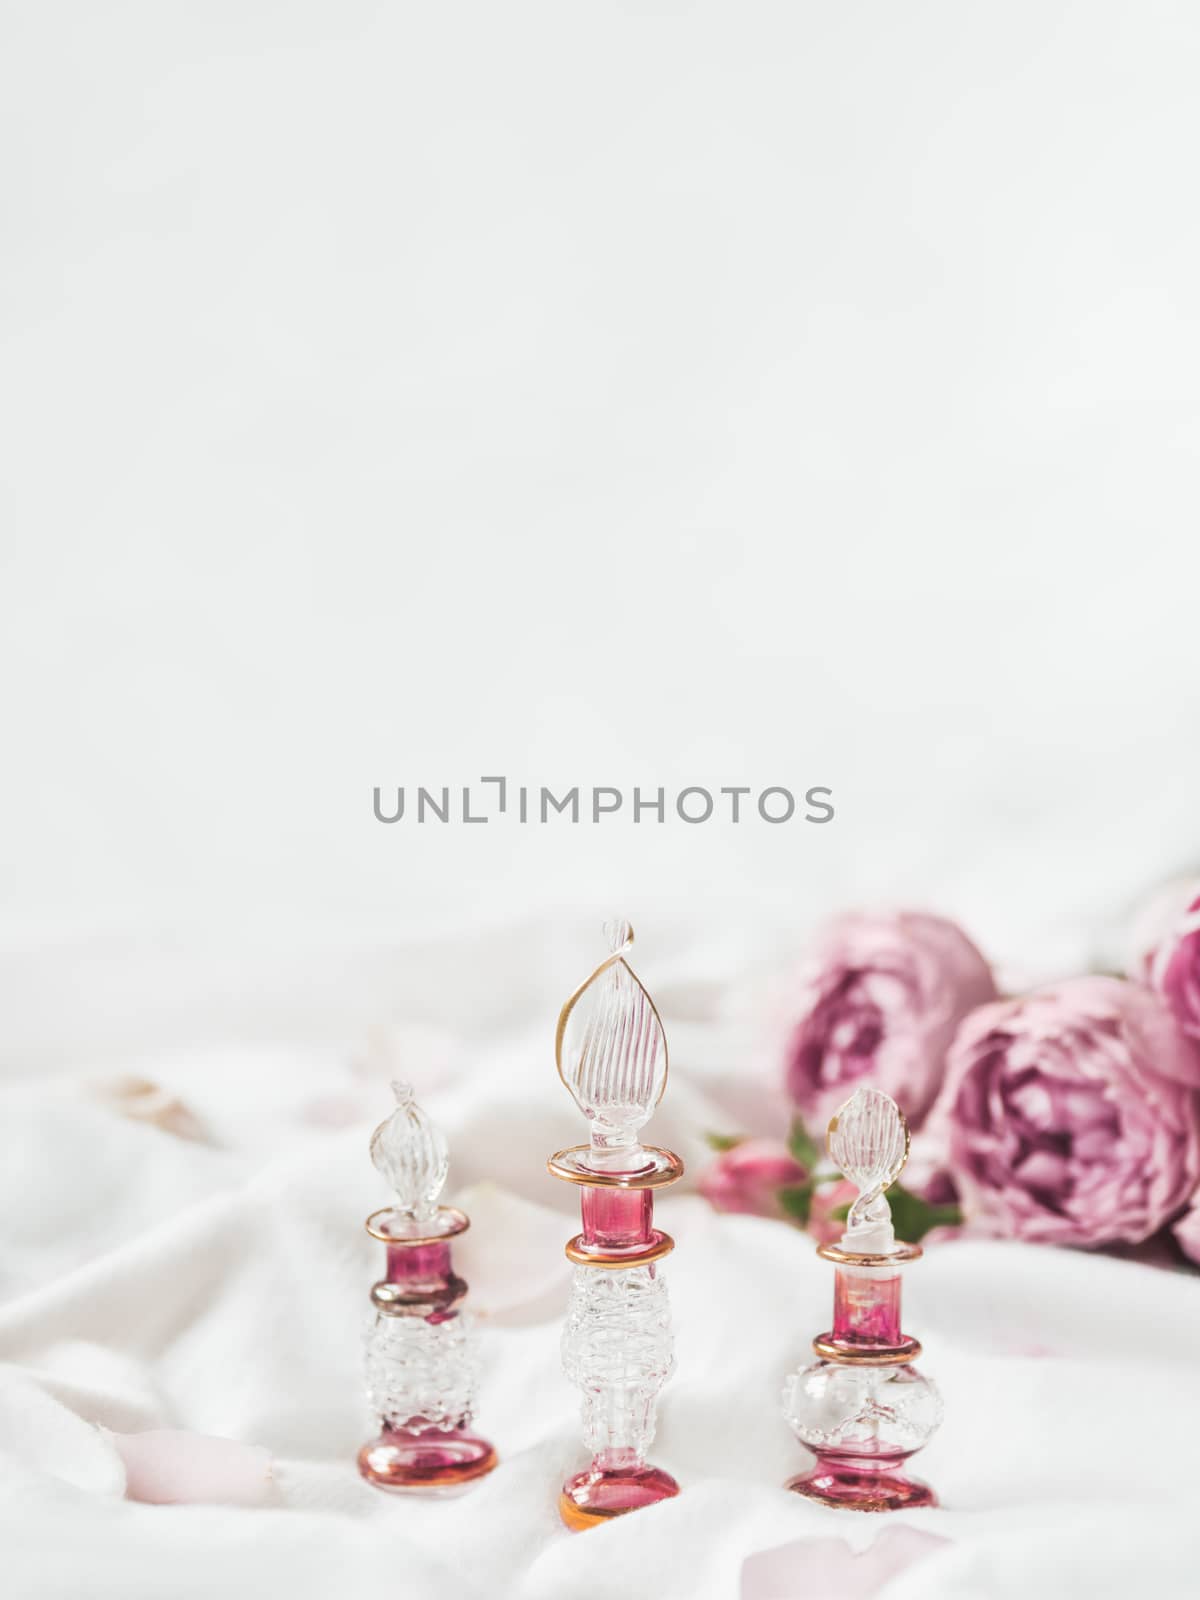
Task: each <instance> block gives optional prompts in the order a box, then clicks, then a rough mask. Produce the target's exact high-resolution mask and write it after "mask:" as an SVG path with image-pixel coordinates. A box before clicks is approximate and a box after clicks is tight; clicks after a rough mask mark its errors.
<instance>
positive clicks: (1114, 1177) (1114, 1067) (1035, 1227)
mask: <svg viewBox="0 0 1200 1600" xmlns="http://www.w3.org/2000/svg"><path fill="white" fill-rule="evenodd" d="M1197 1086H1200V1054H1198V1053H1197V1052H1196V1051H1195V1050H1194V1049H1193V1048H1192V1046H1191V1045H1190V1044H1189V1042H1188V1041H1187V1040H1186V1039H1185V1038H1184V1037H1183V1035H1182V1034H1181V1033H1180V1032H1179V1030H1178V1028H1177V1027H1176V1026H1175V1023H1174V1020H1173V1018H1172V1017H1171V1015H1170V1013H1169V1012H1168V1011H1167V1009H1166V1007H1165V1006H1164V1005H1163V1004H1162V1002H1161V1001H1160V1000H1159V999H1158V997H1157V996H1156V995H1154V994H1152V993H1151V992H1150V990H1148V989H1144V988H1142V987H1141V985H1139V984H1136V983H1129V982H1126V981H1125V980H1124V979H1123V978H1072V979H1069V980H1068V981H1067V982H1065V983H1060V984H1055V985H1053V986H1052V987H1050V988H1047V989H1040V990H1037V991H1036V992H1035V993H1033V994H1030V995H1026V996H1025V997H1024V998H1023V999H1017V1000H1003V1001H1000V1002H999V1003H998V1004H996V1005H990V1006H985V1007H983V1009H982V1010H980V1011H977V1012H975V1013H974V1015H972V1016H970V1017H968V1018H967V1020H966V1021H965V1022H964V1023H963V1025H962V1027H961V1028H960V1029H959V1032H958V1036H957V1038H956V1039H955V1041H954V1044H953V1046H952V1048H951V1050H950V1057H949V1063H948V1067H947V1081H946V1087H945V1091H944V1094H943V1099H942V1101H941V1103H940V1104H939V1106H938V1111H937V1116H938V1119H939V1121H940V1120H941V1119H942V1117H943V1116H944V1117H945V1119H946V1123H947V1127H948V1139H949V1154H950V1162H951V1166H952V1168H953V1170H954V1173H955V1176H956V1177H957V1178H958V1179H959V1182H960V1185H961V1187H962V1190H963V1199H964V1202H965V1204H966V1209H967V1212H968V1215H969V1216H971V1217H972V1218H973V1219H974V1220H978V1221H980V1222H982V1223H984V1224H985V1225H989V1224H990V1225H992V1226H994V1227H995V1228H996V1229H998V1230H999V1231H1002V1232H1005V1233H1011V1234H1013V1235H1015V1236H1016V1237H1017V1238H1019V1239H1032V1240H1039V1241H1042V1242H1044V1243H1048V1244H1076V1245H1094V1244H1109V1243H1116V1242H1126V1243H1137V1242H1138V1241H1139V1240H1142V1239H1145V1238H1148V1237H1149V1235H1150V1234H1152V1233H1154V1232H1155V1230H1156V1229H1158V1228H1160V1227H1161V1226H1162V1225H1163V1224H1164V1223H1165V1222H1169V1221H1170V1219H1171V1218H1172V1217H1173V1216H1174V1215H1175V1214H1176V1212H1178V1211H1179V1209H1180V1207H1181V1206H1183V1205H1184V1204H1185V1202H1186V1201H1187V1199H1188V1197H1189V1196H1190V1194H1191V1193H1192V1191H1193V1190H1194V1189H1195V1187H1196V1180H1197V1175H1198V1174H1200V1113H1198V1105H1200V1102H1198V1100H1197V1096H1196V1093H1195V1091H1196V1088H1197Z"/></svg>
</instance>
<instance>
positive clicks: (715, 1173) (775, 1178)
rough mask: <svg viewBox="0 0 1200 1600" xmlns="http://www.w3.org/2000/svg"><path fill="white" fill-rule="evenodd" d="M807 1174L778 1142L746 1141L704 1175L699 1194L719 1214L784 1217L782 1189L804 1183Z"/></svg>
mask: <svg viewBox="0 0 1200 1600" xmlns="http://www.w3.org/2000/svg"><path fill="white" fill-rule="evenodd" d="M807 1179H808V1173H807V1172H806V1171H805V1169H804V1168H803V1167H802V1166H801V1165H800V1163H799V1162H798V1161H795V1160H793V1159H792V1157H791V1156H790V1155H789V1154H788V1150H787V1146H786V1145H785V1144H784V1143H783V1141H782V1140H779V1139H743V1140H742V1141H741V1143H740V1144H735V1145H734V1146H733V1148H732V1149H730V1150H723V1151H722V1152H721V1154H720V1155H719V1156H718V1157H717V1159H716V1160H715V1161H714V1162H713V1164H712V1166H711V1167H709V1168H708V1170H707V1171H706V1172H705V1173H704V1174H703V1175H702V1176H701V1179H700V1193H701V1194H702V1195H703V1196H704V1198H705V1199H706V1200H708V1201H709V1202H710V1203H711V1204H712V1205H713V1207H714V1208H715V1209H716V1210H717V1211H748V1212H751V1213H752V1214H753V1215H754V1216H757V1217H784V1216H786V1215H787V1212H786V1211H785V1210H784V1208H783V1206H782V1205H781V1204H780V1201H779V1191H780V1189H783V1188H786V1187H787V1186H789V1185H791V1184H800V1183H805V1182H806V1181H807Z"/></svg>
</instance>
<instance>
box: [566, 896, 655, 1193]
mask: <svg viewBox="0 0 1200 1600" xmlns="http://www.w3.org/2000/svg"><path fill="white" fill-rule="evenodd" d="M604 936H605V939H606V940H607V942H608V950H609V953H608V955H607V956H606V957H605V959H604V960H603V961H602V962H601V963H600V965H599V966H598V967H597V968H596V970H595V971H594V972H593V973H592V974H591V976H590V977H589V978H588V979H587V980H586V981H585V982H584V983H582V984H581V985H580V986H579V988H578V989H576V991H575V993H574V994H573V995H572V996H571V998H570V999H569V1000H568V1001H567V1003H566V1005H565V1006H564V1007H563V1009H562V1012H561V1013H560V1015H559V1019H558V1034H557V1038H556V1040H555V1055H556V1058H557V1061H558V1071H559V1075H560V1076H561V1078H562V1080H563V1082H564V1083H565V1084H566V1086H567V1088H568V1089H569V1090H570V1092H571V1095H572V1098H573V1099H574V1101H575V1104H576V1105H577V1106H578V1107H579V1109H580V1111H582V1112H583V1114H584V1116H585V1117H586V1118H587V1119H588V1122H589V1123H590V1125H591V1143H592V1157H593V1160H594V1161H595V1164H596V1165H598V1166H605V1167H608V1168H610V1169H612V1170H616V1169H619V1168H621V1167H626V1166H628V1167H630V1170H632V1169H633V1167H636V1166H637V1165H638V1164H639V1163H641V1162H642V1161H643V1160H644V1152H643V1151H642V1148H641V1145H640V1144H639V1142H638V1131H639V1130H640V1129H641V1128H642V1127H644V1126H645V1124H646V1123H647V1122H648V1121H649V1120H650V1115H651V1113H652V1112H653V1110H654V1108H655V1106H656V1105H657V1104H658V1102H659V1101H660V1100H661V1099H662V1097H663V1091H664V1090H665V1088H666V1085H667V1037H666V1034H665V1033H664V1031H663V1025H662V1022H661V1021H660V1019H659V1015H658V1012H657V1011H656V1010H655V1008H654V1002H653V1001H652V1000H651V998H650V996H649V995H648V994H647V993H646V991H645V989H644V988H643V987H642V985H641V983H640V982H639V980H638V978H637V976H636V974H635V973H634V971H633V969H632V968H631V967H630V966H629V964H628V962H627V961H626V959H625V956H626V953H627V952H628V950H629V949H630V948H631V947H632V945H633V929H632V928H631V927H630V925H629V923H628V922H626V921H625V920H624V918H614V919H613V920H612V921H610V922H606V923H605V924H604Z"/></svg>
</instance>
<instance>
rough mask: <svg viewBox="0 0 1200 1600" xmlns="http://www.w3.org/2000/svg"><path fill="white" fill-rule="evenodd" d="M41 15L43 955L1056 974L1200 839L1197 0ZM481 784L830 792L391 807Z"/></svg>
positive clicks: (7, 363) (14, 29) (12, 663)
mask: <svg viewBox="0 0 1200 1600" xmlns="http://www.w3.org/2000/svg"><path fill="white" fill-rule="evenodd" d="M3 25H4V48H3V51H2V59H0V104H2V105H3V108H4V109H3V117H4V124H3V126H4V133H3V142H2V146H0V162H2V170H0V176H2V179H3V192H4V204H3V227H4V249H3V265H4V276H5V284H4V290H3V299H2V303H0V319H2V320H0V339H2V344H0V396H2V404H3V412H2V417H0V425H2V430H3V438H4V452H3V455H4V469H3V470H4V484H3V511H4V525H5V531H4V535H3V563H4V565H3V580H4V581H3V597H2V601H0V605H2V608H3V615H2V633H3V642H2V646H0V648H2V651H3V663H2V667H0V681H2V682H3V693H4V696H5V699H6V701H7V702H8V706H7V715H6V718H5V727H6V732H5V738H4V764H5V779H4V785H3V815H4V826H3V829H2V830H0V887H2V889H3V929H4V933H5V938H6V943H7V944H8V945H9V947H10V949H11V948H13V947H16V948H17V949H18V950H20V949H25V948H27V946H28V941H29V940H30V938H31V937H32V938H36V939H37V940H39V941H44V940H46V939H50V940H51V941H57V940H60V939H62V938H63V937H65V936H69V937H70V938H71V939H80V940H83V941H85V942H88V941H91V943H92V944H93V945H94V944H95V943H96V941H101V942H103V941H106V940H108V941H111V940H112V939H113V938H114V937H119V938H121V939H123V940H125V939H129V938H133V939H134V940H135V941H150V942H151V943H152V944H153V943H155V942H156V941H157V942H158V943H159V944H161V943H162V941H163V940H168V941H176V940H178V939H180V938H182V937H187V938H189V939H190V938H195V937H201V936H203V937H210V936H212V935H213V933H214V931H215V930H221V932H222V937H225V936H227V935H228V932H229V929H230V924H231V921H234V922H236V923H237V925H238V926H239V927H240V928H243V929H245V928H253V929H255V930H257V931H256V932H255V933H254V934H253V937H252V939H251V943H252V944H253V945H254V946H255V947H259V946H261V947H267V946H270V945H271V943H272V941H273V939H274V933H273V930H274V929H275V928H276V927H280V926H282V927H286V928H287V929H288V930H293V931H294V930H295V929H296V928H297V927H304V928H315V929H319V930H320V937H321V938H322V939H323V940H325V939H334V940H336V939H337V938H338V937H339V936H340V933H341V931H343V930H345V929H351V930H355V935H356V937H357V936H358V933H359V932H361V931H362V930H364V929H365V930H369V931H370V933H371V934H372V935H374V934H376V933H378V934H379V935H380V936H381V937H383V936H390V935H391V934H392V933H394V932H397V931H403V932H412V931H413V930H415V929H418V928H427V927H429V926H430V924H431V923H436V924H438V925H445V926H450V927H456V926H459V925H461V924H462V923H463V922H464V921H470V922H471V923H473V924H484V923H486V924H491V925H496V924H501V925H502V924H504V923H505V922H506V921H508V920H509V919H511V918H512V917H514V916H521V915H525V914H526V913H528V912H530V911H532V910H535V909H536V910H547V909H549V910H552V911H556V912H558V913H561V914H562V915H563V916H566V917H577V916H578V915H579V914H580V909H581V908H586V909H587V913H588V916H589V917H590V916H591V915H592V912H593V909H594V908H596V907H600V908H606V907H607V906H608V905H610V904H614V903H621V904H623V905H624V906H625V908H626V909H627V910H629V911H630V912H631V913H637V914H639V915H641V916H642V918H643V921H644V918H645V916H646V915H647V914H648V913H649V914H651V915H653V914H655V913H656V912H657V911H658V910H659V908H664V909H668V908H669V909H671V910H672V911H675V912H678V913H679V914H680V915H682V916H684V917H686V918H689V919H696V920H700V919H708V920H710V921H713V922H718V921H719V922H721V923H723V924H732V925H733V926H735V927H739V928H742V929H744V930H746V931H747V932H753V931H754V930H755V929H758V928H760V927H762V926H765V925H766V924H767V923H768V922H770V923H772V924H774V925H782V926H788V925H791V924H795V925H797V926H803V925H805V924H806V923H808V922H809V921H811V920H812V918H813V916H814V915H815V914H816V913H818V912H820V911H823V910H824V909H826V908H827V907H829V906H832V905H840V904H843V903H847V902H851V901H856V900H861V899H864V898H882V899H887V900H896V899H904V900H910V901H927V902H930V903H933V904H935V905H938V906H940V907H942V908H944V909H947V910H949V911H951V912H954V913H957V914H960V915H962V916H964V917H966V918H967V919H968V920H969V922H970V923H971V925H972V927H973V928H974V931H975V933H976V936H977V937H978V938H979V939H980V940H981V942H983V943H984V944H985V945H988V946H989V947H990V948H991V949H993V951H994V952H995V953H996V954H997V955H998V956H999V957H1000V958H1001V959H1007V960H1016V961H1020V960H1021V959H1022V958H1023V956H1024V953H1025V952H1026V951H1027V949H1028V948H1029V945H1030V941H1032V940H1033V939H1035V938H1045V937H1046V936H1047V935H1048V934H1050V935H1052V936H1054V937H1055V938H1057V932H1058V931H1064V930H1065V931H1066V934H1069V936H1070V938H1071V939H1072V940H1073V939H1075V938H1076V937H1079V938H1082V937H1083V930H1086V929H1091V928H1093V927H1094V926H1095V925H1096V923H1097V922H1098V920H1099V919H1100V918H1102V917H1103V916H1104V915H1107V914H1108V913H1109V912H1111V911H1112V910H1113V908H1114V907H1116V908H1118V909H1121V908H1123V905H1124V901H1125V898H1126V897H1127V896H1129V895H1132V894H1134V893H1136V892H1137V891H1138V889H1139V888H1141V887H1142V886H1143V885H1144V884H1145V883H1146V882H1147V881H1150V880H1153V879H1154V878H1156V877H1158V876H1160V875H1161V874H1162V873H1163V872H1167V871H1170V870H1173V869H1174V868H1176V867H1178V866H1180V865H1186V864H1188V862H1189V861H1190V860H1191V859H1192V858H1193V855H1194V853H1195V852H1196V851H1197V849H1198V848H1200V841H1198V839H1197V831H1198V830H1197V825H1196V788H1195V779H1196V773H1197V767H1198V765H1200V754H1198V746H1197V739H1196V730H1197V725H1198V721H1200V719H1198V717H1197V711H1198V709H1200V679H1198V676H1197V671H1196V654H1197V652H1196V642H1195V626H1194V618H1195V602H1196V579H1197V576H1198V574H1200V558H1198V556H1197V544H1196V535H1195V525H1196V518H1195V510H1196V468H1197V453H1198V450H1200V414H1198V408H1197V399H1196V377H1195V374H1196V371H1197V364H1198V358H1200V349H1198V343H1200V335H1198V326H1200V325H1198V322H1197V316H1196V313H1197V302H1198V299H1200V221H1198V215H1197V210H1196V207H1195V205H1194V204H1193V203H1192V199H1191V193H1192V190H1193V188H1194V181H1193V180H1194V156H1195V149H1196V140H1197V134H1198V133H1200V115H1198V113H1197V109H1196V98H1195V93H1194V89H1195V82H1196V74H1197V68H1198V66H1200V16H1198V15H1197V13H1196V11H1195V9H1194V8H1193V7H1190V6H1188V5H1182V4H1181V5H1170V4H1145V5H1139V6H1137V7H1133V6H1127V5H1110V4H1097V3H1088V4H1082V3H1081V4H1076V5H1062V4H1046V3H1042V0H1039V3H1037V4H1010V5H1005V6H973V7H964V6H960V5H955V4H951V3H944V4H905V5H886V4H866V5H862V4H858V5H849V6H838V7H829V6H816V5H808V4H805V5H796V4H792V3H788V4H782V3H781V4H777V5H771V4H751V5H737V6H734V5H654V6H646V5H641V4H639V5H632V4H630V5H614V4H608V5H604V6H585V5H571V4H567V5H564V4H561V3H554V4H550V3H548V4H544V5H528V4H513V5H505V6H488V5H456V6H412V5H400V4H396V5H366V4H353V3H352V4H338V5H334V4H330V3H323V4H316V5H314V4H296V3H288V4H262V3H258V4H240V3H239V4H212V5H190V6H188V5H156V4H129V5H121V4H106V5H104V6H92V5H86V4H76V5H59V4H51V5H45V6H33V5H28V4H25V5H20V4H17V5H13V4H7V5H5V6H4V7H3ZM485 772H506V773H508V774H509V776H510V777H511V778H512V780H513V781H514V782H521V781H527V782H529V783H532V784H540V783H547V784H549V785H551V786H552V787H554V788H555V789H556V792H560V791H561V789H562V788H563V787H567V786H569V785H571V784H574V783H579V784H583V785H590V784H592V783H610V784H615V785H618V786H620V787H622V788H624V789H625V790H626V792H627V793H628V792H629V791H630V790H631V789H632V787H633V785H634V784H637V783H640V784H643V785H645V786H647V787H650V788H655V787H657V786H658V785H659V784H663V785H665V786H667V788H668V789H669V790H671V789H672V788H678V787H679V786H682V785H684V784H687V783H691V782H695V783H710V784H719V783H722V782H725V783H747V784H752V785H755V786H756V787H762V786H763V785H766V784H770V783H782V784H787V785H789V786H791V787H793V788H795V789H797V790H801V791H802V790H803V789H804V788H806V787H808V786H809V785H811V784H814V783H822V784H828V785H829V786H831V787H832V788H833V789H834V792H835V800H836V804H837V806H838V817H837V820H836V821H835V822H834V823H833V824H831V825H829V826H825V827H816V826H812V825H808V826H802V825H800V824H799V823H796V824H793V825H791V826H788V827H768V826H766V825H764V824H762V823H759V822H752V823H750V824H748V825H743V826H741V827H738V828H736V829H735V828H733V827H732V826H730V825H729V824H725V825H723V826H722V825H716V824H709V825H707V826H704V827H690V828H689V827H685V826H684V825H682V824H680V823H678V822H675V823H673V824H669V825H666V826H663V827H661V828H660V827H657V826H656V825H655V824H654V823H653V821H652V820H644V821H643V823H642V824H641V826H640V827H638V828H633V827H631V826H629V825H628V824H627V823H625V824H622V823H617V822H613V823H609V824H606V825H604V826H602V827H600V828H596V827H592V826H590V825H587V826H585V825H583V824H581V825H580V826H578V827H575V828H572V827H570V826H568V825H567V824H566V823H565V821H563V822H558V821H557V820H553V821H552V823H551V824H550V825H548V826H546V827H538V828H527V829H526V830H524V832H522V831H521V830H520V829H519V828H517V827H514V826H506V827H504V828H500V827H496V826H489V827H486V828H483V827H481V828H475V829H472V828H465V827H463V826H461V824H460V825H457V826H453V827H446V828H439V827H438V825H436V824H432V825H431V824H427V825H426V826H425V827H424V828H423V829H420V830H418V829H417V828H416V827H413V826H409V825H408V824H407V823H405V824H403V825H400V826H397V827H394V828H385V827H382V826H381V825H379V824H378V823H376V822H375V821H374V820H373V818H372V815H371V790H372V787H373V785H375V784H381V785H396V784H401V783H403V784H406V785H409V786H414V785H416V784H417V783H422V782H424V783H427V784H431V785H435V786H440V785H442V784H443V783H447V784H458V783H462V782H469V781H471V780H473V779H476V778H477V777H478V776H479V775H480V774H481V773H485ZM34 1032H36V1019H30V1021H29V1025H28V1027H23V1034H22V1037H23V1039H24V1040H25V1041H26V1042H29V1040H30V1038H31V1035H32V1033H34Z"/></svg>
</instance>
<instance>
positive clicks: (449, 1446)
mask: <svg viewBox="0 0 1200 1600" xmlns="http://www.w3.org/2000/svg"><path fill="white" fill-rule="evenodd" d="M495 1465H496V1452H495V1450H494V1449H493V1448H492V1446H491V1445H490V1444H489V1443H488V1442H487V1440H486V1439H480V1438H478V1437H477V1436H476V1435H475V1434H473V1433H442V1432H439V1431H438V1430H437V1429H433V1428H431V1429H427V1430H426V1431H425V1432H423V1433H403V1432H399V1431H393V1430H392V1429H391V1428H385V1429H384V1430H383V1432H382V1433H381V1434H380V1435H379V1437H378V1439H373V1440H372V1441H371V1443H370V1444H365V1445H363V1447H362V1449H361V1450H360V1451H359V1452H358V1470H359V1471H360V1472H361V1473H362V1475H363V1477H364V1478H365V1479H366V1480H367V1482H368V1483H373V1484H374V1485H375V1486H376V1488H378V1489H399V1490H404V1489H418V1490H419V1489H424V1490H448V1489H457V1488H458V1487H459V1486H460V1485H462V1484H466V1483H473V1482H474V1480H475V1479H476V1478H482V1477H484V1476H485V1474H487V1473H489V1472H490V1471H491V1470H492V1468H493V1467H494V1466H495Z"/></svg>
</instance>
